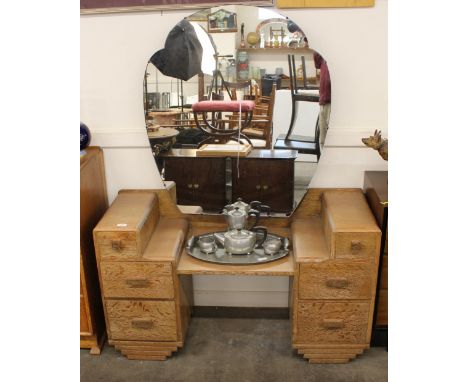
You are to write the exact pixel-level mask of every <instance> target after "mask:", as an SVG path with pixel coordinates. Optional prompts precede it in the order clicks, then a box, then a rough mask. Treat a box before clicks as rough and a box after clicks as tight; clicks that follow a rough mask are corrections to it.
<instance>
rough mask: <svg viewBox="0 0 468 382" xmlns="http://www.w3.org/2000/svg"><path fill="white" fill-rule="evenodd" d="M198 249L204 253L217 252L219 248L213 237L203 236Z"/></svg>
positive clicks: (199, 240)
mask: <svg viewBox="0 0 468 382" xmlns="http://www.w3.org/2000/svg"><path fill="white" fill-rule="evenodd" d="M198 247H199V248H200V251H202V252H204V253H213V252H216V249H217V246H216V243H215V239H214V237H213V236H202V237H200V238H199V239H198Z"/></svg>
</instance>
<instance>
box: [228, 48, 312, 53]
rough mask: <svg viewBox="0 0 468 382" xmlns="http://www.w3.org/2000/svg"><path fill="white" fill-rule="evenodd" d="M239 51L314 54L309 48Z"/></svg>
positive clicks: (249, 49) (246, 49)
mask: <svg viewBox="0 0 468 382" xmlns="http://www.w3.org/2000/svg"><path fill="white" fill-rule="evenodd" d="M237 50H245V51H247V52H259V53H274V52H278V53H284V52H287V53H292V52H295V53H310V54H312V52H313V50H312V49H309V48H237Z"/></svg>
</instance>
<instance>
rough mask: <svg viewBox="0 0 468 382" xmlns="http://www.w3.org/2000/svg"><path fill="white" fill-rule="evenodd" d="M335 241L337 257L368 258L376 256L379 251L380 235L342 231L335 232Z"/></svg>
mask: <svg viewBox="0 0 468 382" xmlns="http://www.w3.org/2000/svg"><path fill="white" fill-rule="evenodd" d="M333 241H334V243H333V244H332V246H333V247H334V252H335V259H353V258H368V257H375V254H376V253H377V252H378V248H379V246H380V235H373V234H368V233H364V232H340V233H336V234H335V237H334V240H333ZM332 252H333V249H332Z"/></svg>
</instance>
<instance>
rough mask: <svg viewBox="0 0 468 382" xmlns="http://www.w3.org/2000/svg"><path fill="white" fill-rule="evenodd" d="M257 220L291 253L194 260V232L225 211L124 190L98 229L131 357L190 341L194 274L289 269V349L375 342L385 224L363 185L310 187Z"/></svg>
mask: <svg viewBox="0 0 468 382" xmlns="http://www.w3.org/2000/svg"><path fill="white" fill-rule="evenodd" d="M260 224H261V225H264V226H266V227H267V228H268V230H269V231H270V232H272V233H276V234H279V235H282V236H287V237H288V238H289V239H290V242H291V244H292V250H291V253H290V254H289V256H287V257H285V258H283V259H280V260H277V261H274V262H271V263H264V264H258V265H244V266H235V265H220V264H213V263H206V262H203V261H200V260H198V259H195V258H192V257H190V256H189V255H187V253H186V252H185V245H186V242H187V240H188V238H189V237H190V236H192V235H198V234H201V233H207V232H213V231H216V230H222V229H225V223H224V218H223V216H220V215H216V216H214V215H211V216H210V215H184V214H182V213H181V212H180V211H179V210H178V208H177V206H176V205H175V203H174V202H173V200H172V199H171V197H170V195H169V193H168V192H167V191H166V190H154V191H148V190H146V191H141V190H124V191H121V192H120V193H119V195H118V196H117V198H116V199H115V201H114V202H113V203H112V205H111V207H110V208H109V210H108V211H107V213H106V214H105V215H104V217H103V219H102V220H101V221H100V222H99V224H98V225H97V226H96V228H95V230H94V240H95V246H96V253H97V258H98V268H99V275H100V282H101V289H102V299H103V305H104V309H105V317H106V324H107V331H108V338H109V343H110V344H111V345H114V346H115V347H116V348H117V349H118V350H120V351H121V352H122V353H123V354H124V355H126V356H127V357H128V358H129V359H141V360H143V359H145V360H146V359H151V360H165V359H166V358H167V357H168V356H170V355H171V354H172V353H173V352H175V351H177V349H179V348H181V347H183V346H184V338H185V334H186V331H187V328H188V325H189V321H190V312H191V307H192V306H193V290H192V275H194V274H195V275H197V274H204V275H259V276H262V275H268V276H289V277H290V298H289V308H290V319H291V323H292V325H291V328H292V330H291V339H292V346H293V348H295V349H297V352H298V353H299V354H300V355H301V356H303V357H304V358H306V359H308V360H309V362H311V363H345V362H348V361H349V360H351V359H353V358H355V357H356V356H357V355H359V354H361V353H362V352H363V351H364V349H366V348H368V347H369V344H370V336H371V329H372V318H373V314H372V313H373V307H374V300H375V286H376V277H377V268H378V261H379V248H380V237H381V232H380V230H379V228H378V226H377V224H376V222H375V219H374V217H373V215H372V212H371V211H370V209H369V206H368V205H367V202H366V200H365V197H364V194H363V192H362V190H360V189H309V190H308V192H307V194H306V195H305V197H304V199H303V200H302V202H301V204H300V205H299V206H298V208H297V209H296V210H295V211H294V213H293V214H292V215H291V216H289V217H262V218H260Z"/></svg>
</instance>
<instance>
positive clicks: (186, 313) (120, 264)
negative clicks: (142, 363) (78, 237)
mask: <svg viewBox="0 0 468 382" xmlns="http://www.w3.org/2000/svg"><path fill="white" fill-rule="evenodd" d="M187 227H188V223H187V222H186V221H185V220H184V219H177V218H176V219H167V218H162V217H160V215H159V205H158V199H157V196H156V194H155V193H151V192H146V193H145V192H141V193H132V192H130V193H122V194H119V196H118V197H117V199H116V200H115V201H114V203H113V204H112V206H111V207H110V208H109V210H108V212H107V213H106V215H105V216H104V218H103V219H102V220H101V222H100V223H99V224H98V226H97V227H96V228H95V231H94V237H95V246H96V252H97V255H98V256H97V258H98V268H99V276H100V283H101V290H102V299H103V305H104V311H105V318H106V323H107V332H108V338H109V344H111V345H114V346H115V347H116V349H118V350H120V351H121V352H122V354H124V355H125V356H127V358H129V359H141V360H142V359H145V360H165V359H166V358H167V357H169V356H170V355H171V354H172V353H173V352H175V351H177V349H178V348H179V347H182V346H183V340H184V337H185V333H186V330H187V327H188V322H189V318H190V307H191V293H192V292H191V278H188V279H182V278H178V277H177V274H176V264H177V261H178V258H179V256H180V252H181V251H182V250H183V249H182V247H183V242H184V238H185V236H186V233H187Z"/></svg>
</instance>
